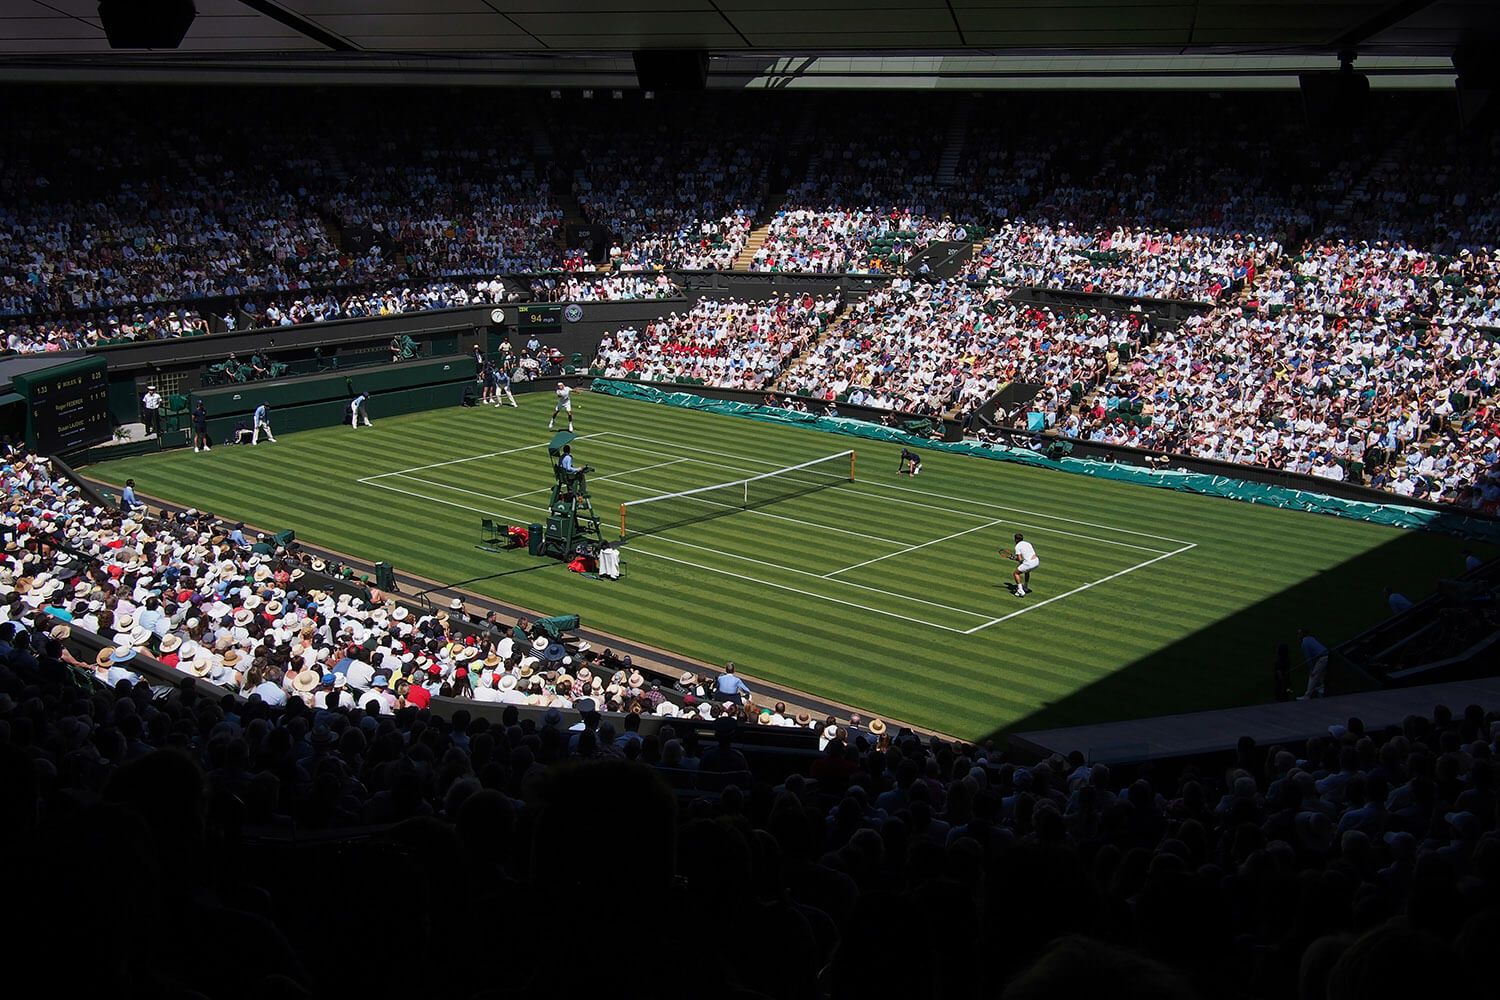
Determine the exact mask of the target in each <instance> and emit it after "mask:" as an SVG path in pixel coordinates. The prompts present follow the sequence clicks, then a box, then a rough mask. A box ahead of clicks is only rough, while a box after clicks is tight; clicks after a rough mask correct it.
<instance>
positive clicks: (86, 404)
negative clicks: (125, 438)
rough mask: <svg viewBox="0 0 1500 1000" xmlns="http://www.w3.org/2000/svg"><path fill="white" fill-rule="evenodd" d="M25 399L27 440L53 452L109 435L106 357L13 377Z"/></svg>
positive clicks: (62, 450) (72, 362)
mask: <svg viewBox="0 0 1500 1000" xmlns="http://www.w3.org/2000/svg"><path fill="white" fill-rule="evenodd" d="M11 382H12V383H13V384H14V385H15V387H16V391H17V392H19V393H20V394H21V395H22V396H24V397H25V398H26V441H27V444H28V445H30V447H32V448H33V449H35V450H36V451H39V452H42V453H43V454H47V455H53V454H57V453H59V452H68V451H72V450H74V449H77V448H86V447H88V446H89V445H92V444H98V443H99V442H100V441H105V440H108V438H109V436H110V423H109V377H108V375H107V374H106V373H105V361H104V359H103V358H97V357H95V358H80V359H78V360H77V361H70V362H68V363H66V364H61V365H58V366H56V367H54V368H44V369H42V370H41V371H34V372H26V373H25V374H21V375H16V376H14V377H13V378H12V379H11Z"/></svg>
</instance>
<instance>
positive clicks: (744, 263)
mask: <svg viewBox="0 0 1500 1000" xmlns="http://www.w3.org/2000/svg"><path fill="white" fill-rule="evenodd" d="M777 207H778V208H779V207H780V204H779V203H778V205H777ZM770 232H771V224H770V223H769V222H762V223H761V224H760V225H758V226H756V227H755V228H754V229H752V230H750V237H749V238H748V239H747V240H745V248H744V249H743V250H741V251H740V252H739V256H737V257H735V258H734V265H733V267H732V268H731V270H735V271H748V270H750V265H751V264H752V263H754V261H755V254H756V251H758V250H759V249H760V248H761V247H762V246H764V245H765V242H766V237H767V236H768V235H770Z"/></svg>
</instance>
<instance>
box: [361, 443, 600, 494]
mask: <svg viewBox="0 0 1500 1000" xmlns="http://www.w3.org/2000/svg"><path fill="white" fill-rule="evenodd" d="M607 433H609V432H608V431H596V432H595V433H593V434H580V435H578V440H580V441H582V440H583V439H584V438H594V437H602V436H603V435H605V434H607ZM545 447H547V444H546V442H543V443H542V444H528V445H523V446H522V447H520V448H507V449H505V450H504V451H492V452H489V453H487V454H484V455H470V456H469V457H468V458H455V459H453V460H452V461H450V462H433V463H432V464H431V465H414V466H412V467H411V468H410V469H398V470H396V471H395V472H382V473H379V474H378V475H374V476H366V477H364V478H363V479H360V480H357V481H358V482H361V483H367V482H369V481H370V480H372V479H384V478H385V477H386V476H404V475H406V474H407V473H408V472H421V471H422V470H423V469H438V468H442V467H443V466H445V465H461V464H463V463H464V462H477V461H479V460H480V459H481V458H496V457H498V456H500V455H514V454H515V453H516V452H518V451H531V450H532V449H533V448H545Z"/></svg>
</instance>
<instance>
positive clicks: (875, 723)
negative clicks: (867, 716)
mask: <svg viewBox="0 0 1500 1000" xmlns="http://www.w3.org/2000/svg"><path fill="white" fill-rule="evenodd" d="M870 732H871V733H873V734H874V735H876V736H882V735H884V734H885V722H884V721H883V720H881V719H871V720H870Z"/></svg>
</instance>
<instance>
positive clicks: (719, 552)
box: [626, 535, 985, 618]
mask: <svg viewBox="0 0 1500 1000" xmlns="http://www.w3.org/2000/svg"><path fill="white" fill-rule="evenodd" d="M651 538H652V540H654V541H659V542H669V543H671V544H672V545H681V546H683V547H684V548H689V549H698V550H700V551H703V552H712V553H713V554H714V555H716V556H728V557H729V558H730V559H739V560H741V561H743V562H751V563H755V564H757V565H759V566H766V567H769V568H771V569H779V570H784V571H786V572H788V573H796V574H797V575H798V576H810V577H812V578H813V579H815V580H828V577H826V576H822V575H820V574H818V573H814V572H812V571H811V570H805V569H797V568H796V567H795V566H786V565H783V564H782V563H774V562H767V561H766V560H764V559H756V558H754V557H752V556H742V555H740V554H738V553H736V552H725V551H724V550H723V549H715V548H711V547H710V546H707V545H697V544H695V543H693V542H684V541H682V540H681V539H680V538H668V537H667V536H666V535H652V536H651ZM626 551H629V547H627V549H626ZM651 554H652V555H655V554H656V553H651ZM891 554H892V555H897V556H899V555H900V554H901V553H899V552H893V553H891ZM828 582H829V583H837V584H840V585H841V586H845V587H853V588H855V589H856V590H868V591H869V592H870V593H872V594H884V595H885V596H886V597H898V598H900V599H901V600H903V601H911V602H913V603H914V604H925V605H927V606H928V607H930V608H942V609H943V610H944V611H952V612H954V613H956V614H960V615H968V616H969V617H971V618H983V617H984V616H985V612H983V611H970V610H969V609H967V608H955V607H954V606H953V605H951V604H939V603H938V602H937V601H929V600H927V599H925V598H922V597H912V596H911V595H910V594H902V593H898V592H897V591H894V590H881V589H880V588H879V587H867V586H865V585H864V584H863V583H850V582H849V581H848V580H829V581H828Z"/></svg>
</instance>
